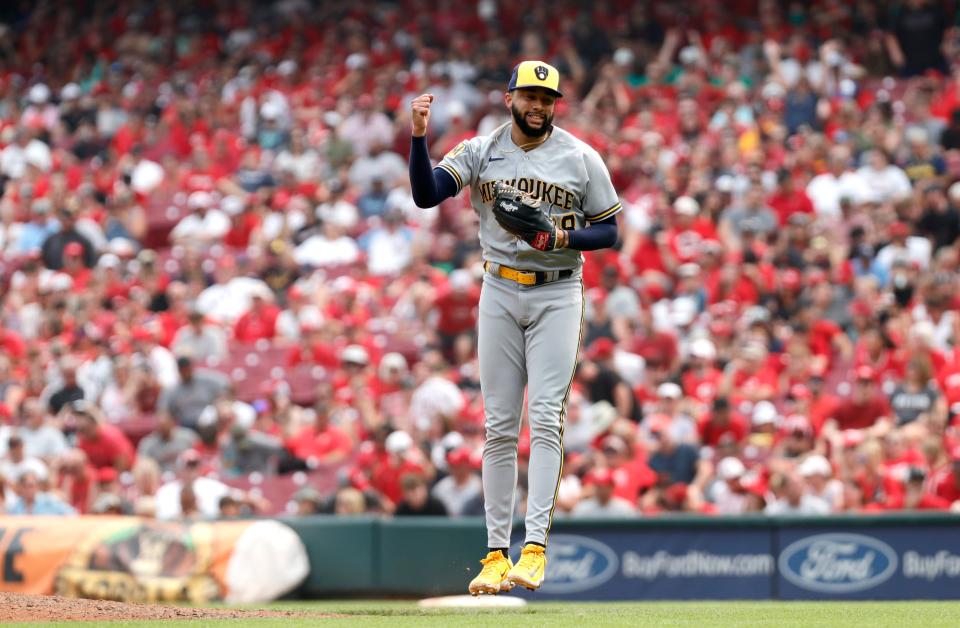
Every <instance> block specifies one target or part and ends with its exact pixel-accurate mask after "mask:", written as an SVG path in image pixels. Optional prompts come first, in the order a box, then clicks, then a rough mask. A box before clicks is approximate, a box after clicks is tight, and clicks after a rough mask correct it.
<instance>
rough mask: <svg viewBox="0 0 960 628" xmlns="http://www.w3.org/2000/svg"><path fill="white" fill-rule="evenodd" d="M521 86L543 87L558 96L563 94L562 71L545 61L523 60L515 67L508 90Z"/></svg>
mask: <svg viewBox="0 0 960 628" xmlns="http://www.w3.org/2000/svg"><path fill="white" fill-rule="evenodd" d="M521 87H542V88H544V89H546V90H547V91H549V92H552V93H554V94H556V95H557V96H563V94H562V93H560V72H558V71H557V68H555V67H553V66H552V65H550V64H549V63H546V62H544V61H522V62H520V63H519V64H518V65H517V67H515V68H513V74H512V75H511V76H510V84H509V85H507V91H508V92H512V91H513V90H515V89H519V88H521Z"/></svg>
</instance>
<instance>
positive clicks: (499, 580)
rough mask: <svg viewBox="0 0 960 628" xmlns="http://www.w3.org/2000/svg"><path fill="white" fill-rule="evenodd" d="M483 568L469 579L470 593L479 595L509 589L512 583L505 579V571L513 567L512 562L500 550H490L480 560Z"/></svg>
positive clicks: (492, 593)
mask: <svg viewBox="0 0 960 628" xmlns="http://www.w3.org/2000/svg"><path fill="white" fill-rule="evenodd" d="M480 564H481V565H483V569H481V570H480V573H479V574H478V575H477V577H476V578H474V579H473V580H471V581H470V587H469V588H470V593H471V594H472V595H480V594H481V593H488V594H490V595H495V594H497V593H500V592H501V591H504V592H506V591H509V590H510V589H512V588H513V585H512V584H511V583H510V582H509V581H508V580H507V572H509V571H510V569H512V568H513V563H512V562H510V559H509V558H506V557H505V556H504V555H503V553H501V552H490V553H489V554H487V557H486V558H484V559H483V560H481V561H480Z"/></svg>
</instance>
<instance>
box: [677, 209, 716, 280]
mask: <svg viewBox="0 0 960 628" xmlns="http://www.w3.org/2000/svg"><path fill="white" fill-rule="evenodd" d="M673 213H674V221H673V226H671V227H670V228H669V229H667V230H666V231H665V232H664V234H663V237H664V238H666V241H667V244H668V246H669V250H670V253H671V256H672V258H673V260H675V262H676V265H677V266H680V265H682V264H686V263H687V262H693V261H696V259H697V258H698V257H699V255H700V251H701V247H702V245H703V243H704V242H706V241H707V240H717V239H718V237H717V230H716V227H714V225H713V223H712V222H711V221H710V219H709V218H705V217H702V216H700V203H698V202H697V201H696V200H695V199H693V198H691V197H689V196H681V197H679V198H678V199H677V200H676V201H674V202H673Z"/></svg>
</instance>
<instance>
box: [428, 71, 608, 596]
mask: <svg viewBox="0 0 960 628" xmlns="http://www.w3.org/2000/svg"><path fill="white" fill-rule="evenodd" d="M561 96H562V94H561V93H560V75H559V73H558V72H557V69H556V68H554V67H553V66H551V65H549V64H547V63H544V62H543V61H524V62H522V63H520V64H519V65H517V66H516V67H515V68H514V70H513V75H512V76H511V78H510V84H509V85H508V87H507V91H506V93H505V95H504V103H505V104H506V106H507V108H508V109H509V110H510V112H511V114H512V118H513V119H512V121H511V122H509V123H507V124H504V125H503V126H501V127H499V128H497V129H496V130H494V131H493V132H492V133H491V134H490V135H489V136H485V137H475V138H473V139H470V140H467V141H464V142H462V143H460V144H459V145H458V146H456V147H455V148H453V149H452V150H451V151H450V152H449V153H447V155H446V156H444V158H443V159H442V160H441V162H440V163H439V164H438V165H437V167H436V168H431V165H430V157H429V155H428V153H427V141H426V132H427V123H428V122H429V119H430V106H431V104H432V103H433V95H432V94H423V95H421V96H418V97H417V98H415V99H414V100H413V101H412V103H411V114H412V126H413V138H412V141H411V147H410V182H411V187H412V190H413V198H414V201H415V202H416V203H417V205H418V206H419V207H433V206H435V205H437V204H439V203H440V202H441V201H443V200H444V199H446V198H449V197H452V196H455V195H457V194H458V193H459V192H460V190H462V189H464V188H469V189H470V201H471V204H472V205H473V208H474V210H475V211H476V212H477V214H478V215H479V217H480V245H481V247H482V249H483V257H484V267H485V270H486V273H485V276H484V281H483V288H482V291H481V297H480V316H479V321H478V357H479V360H480V386H481V392H482V394H483V399H484V406H485V412H486V417H485V418H486V444H485V446H484V450H483V493H484V500H485V509H486V523H487V541H488V546H489V547H488V553H487V556H486V558H484V559H483V560H482V561H480V562H481V564H482V565H483V569H482V570H481V572H480V574H479V575H477V577H476V578H474V579H473V581H472V582H470V586H469V590H470V592H471V593H472V594H474V595H477V594H479V593H489V594H494V593H498V592H500V591H509V590H510V589H511V588H513V587H514V586H515V585H521V586H524V587H527V588H528V589H531V590H535V589H537V588H539V587H540V585H541V584H542V583H543V578H544V572H545V568H546V557H545V555H544V552H545V549H546V545H547V538H548V535H549V531H550V524H551V522H552V519H553V509H554V503H555V501H556V494H557V488H558V486H559V482H560V475H561V471H562V466H563V445H562V442H563V415H564V412H565V407H566V403H567V396H568V395H569V393H570V385H571V383H572V380H573V375H574V370H575V368H576V364H577V352H578V350H579V347H580V340H581V330H582V324H583V282H582V280H581V267H582V264H583V256H582V255H581V253H580V251H589V250H595V249H601V248H607V247H611V246H613V245H614V244H615V243H616V240H617V219H616V217H615V216H616V214H617V213H619V212H620V203H619V201H618V199H617V194H616V191H615V190H614V188H613V185H612V183H611V182H610V174H609V172H608V171H607V168H606V166H605V165H604V163H603V161H602V160H601V158H600V156H599V155H598V154H597V152H596V151H595V150H594V149H593V148H591V147H590V146H588V145H587V144H585V143H584V142H582V141H580V140H579V139H577V138H575V137H574V136H573V135H571V134H570V133H568V132H566V131H564V130H563V129H560V128H558V127H555V126H554V125H553V114H554V108H555V105H556V102H557V99H558V98H560V97H561ZM525 388H527V407H528V417H529V421H530V464H529V472H528V477H529V487H528V495H527V515H526V540H525V543H524V547H523V550H522V552H521V554H520V559H519V560H518V561H517V564H516V565H515V566H514V565H513V563H512V562H511V560H510V557H509V555H508V548H509V546H510V532H511V526H512V523H513V521H512V513H513V511H514V498H515V493H516V487H517V439H518V436H519V432H520V418H521V412H522V406H523V396H524V389H525Z"/></svg>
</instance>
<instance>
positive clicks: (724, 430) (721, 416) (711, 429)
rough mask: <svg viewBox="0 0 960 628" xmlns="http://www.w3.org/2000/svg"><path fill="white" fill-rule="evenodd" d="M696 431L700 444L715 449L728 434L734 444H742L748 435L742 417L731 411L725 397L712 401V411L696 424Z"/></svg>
mask: <svg viewBox="0 0 960 628" xmlns="http://www.w3.org/2000/svg"><path fill="white" fill-rule="evenodd" d="M697 431H698V432H699V433H700V442H701V443H702V444H704V445H708V446H710V447H716V446H717V445H719V444H720V440H721V439H722V438H723V437H724V436H726V435H728V434H729V435H730V437H731V438H732V439H733V440H734V442H737V443H742V442H743V439H744V438H746V436H747V434H749V433H750V426H749V425H748V424H747V420H746V419H745V418H744V417H743V415H741V414H740V413H738V412H734V411H733V410H731V408H730V401H729V400H728V399H727V398H726V397H717V398H716V399H714V400H713V409H712V410H711V411H710V412H707V413H705V414H704V415H703V416H702V417H701V418H700V420H699V421H698V422H697Z"/></svg>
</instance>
